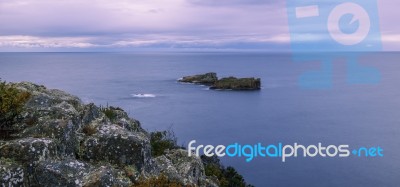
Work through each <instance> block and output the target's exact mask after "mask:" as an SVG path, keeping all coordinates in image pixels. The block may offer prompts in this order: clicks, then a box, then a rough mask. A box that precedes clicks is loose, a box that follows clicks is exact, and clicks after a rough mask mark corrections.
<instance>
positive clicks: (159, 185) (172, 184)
mask: <svg viewBox="0 0 400 187" xmlns="http://www.w3.org/2000/svg"><path fill="white" fill-rule="evenodd" d="M134 186H136V187H149V186H154V187H182V186H184V185H182V184H181V183H179V182H178V181H175V180H170V179H168V178H167V177H166V176H165V175H160V176H157V177H151V178H149V179H146V180H139V182H138V183H137V184H135V185H134ZM186 187H190V186H188V185H187V186H186Z"/></svg>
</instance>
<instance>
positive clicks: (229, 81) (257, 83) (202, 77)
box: [178, 72, 261, 90]
mask: <svg viewBox="0 0 400 187" xmlns="http://www.w3.org/2000/svg"><path fill="white" fill-rule="evenodd" d="M178 81H179V82H185V83H194V84H202V85H206V86H209V87H210V89H212V90H260V89H261V79H260V78H254V77H250V78H236V77H232V76H230V77H224V78H221V79H218V76H217V73H214V72H210V73H205V74H198V75H191V76H185V77H182V78H181V79H179V80H178Z"/></svg>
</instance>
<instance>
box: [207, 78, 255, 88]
mask: <svg viewBox="0 0 400 187" xmlns="http://www.w3.org/2000/svg"><path fill="white" fill-rule="evenodd" d="M210 89H220V90H259V89H261V79H260V78H236V77H227V78H222V79H220V80H218V81H217V82H215V83H214V84H213V85H212V86H211V87H210Z"/></svg>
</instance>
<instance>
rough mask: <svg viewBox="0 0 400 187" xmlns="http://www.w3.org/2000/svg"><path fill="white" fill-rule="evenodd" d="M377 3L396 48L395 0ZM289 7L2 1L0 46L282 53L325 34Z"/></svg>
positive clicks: (272, 1) (154, 0) (232, 0)
mask: <svg viewBox="0 0 400 187" xmlns="http://www.w3.org/2000/svg"><path fill="white" fill-rule="evenodd" d="M288 1H293V0H288ZM311 1H315V2H318V0H311ZM331 1H332V0H331ZM340 1H342V0H338V1H337V2H340ZM349 1H351V0H349ZM354 1H360V0H353V2H354ZM363 1H366V0H363ZM369 1H371V0H369ZM373 1H375V0H373ZM319 2H321V1H319ZM335 2H336V1H335ZM375 2H376V1H375ZM377 3H378V18H379V25H378V26H377V27H378V29H379V31H380V34H381V37H380V38H379V40H380V41H382V46H383V50H386V51H397V50H400V24H397V20H396V19H398V18H399V17H400V11H398V10H397V6H396V1H395V0H378V2H377ZM289 4H290V2H289ZM287 6H288V2H286V1H282V0H113V1H109V0H57V1H55V0H0V51H3V52H4V51H130V50H133V51H134V50H154V49H165V50H261V51H277V50H278V51H279V50H282V51H287V50H290V49H291V48H290V46H291V45H290V44H291V41H292V42H293V40H294V39H293V36H295V37H297V38H301V40H302V41H305V42H307V41H306V40H310V41H314V42H321V41H322V40H325V39H326V38H324V37H319V36H320V33H319V32H320V31H318V30H317V31H310V33H307V35H305V34H304V33H294V32H293V31H292V30H290V27H289V21H288V15H287V14H288V11H287ZM320 11H324V9H321V10H320ZM320 14H321V15H322V16H323V15H324V13H323V12H320ZM304 28H305V29H308V28H310V26H309V25H304ZM291 34H292V35H291ZM293 34H294V35H293ZM291 37H292V38H291Z"/></svg>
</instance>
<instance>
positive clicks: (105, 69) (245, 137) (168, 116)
mask: <svg viewBox="0 0 400 187" xmlns="http://www.w3.org/2000/svg"><path fill="white" fill-rule="evenodd" d="M308 55H316V56H318V55H319V56H323V54H308ZM293 56H294V54H291V53H289V52H281V53H277V52H246V51H236V52H229V51H211V52H204V51H202V52H199V51H173V52H171V51H164V52H162V51H161V52H147V51H146V52H121V53H75V52H74V53H0V78H1V79H2V80H3V81H7V82H20V81H29V82H33V83H36V84H41V85H45V86H46V87H47V88H52V89H61V90H64V91H66V92H69V93H71V94H74V95H77V96H79V97H80V98H81V99H82V101H83V102H85V103H92V102H93V103H95V104H97V105H103V106H107V105H108V106H118V107H121V108H123V109H124V110H125V111H126V112H127V113H128V114H129V115H130V116H131V117H132V118H135V119H138V120H139V121H140V122H141V124H142V127H143V128H144V129H146V130H148V131H156V130H168V129H172V130H173V131H174V132H175V135H176V136H177V138H178V144H180V145H183V146H185V147H186V146H187V145H188V143H189V142H190V141H191V140H196V144H195V145H200V144H203V145H214V146H216V145H230V144H234V143H238V144H241V145H244V144H249V145H254V144H258V143H261V144H262V145H269V144H275V145H277V144H279V143H282V144H284V145H286V144H288V145H294V143H298V144H302V145H318V143H321V144H322V145H325V146H328V145H341V144H346V145H349V146H350V148H359V147H368V148H369V147H380V148H381V149H382V150H383V155H384V156H383V157H381V156H377V157H372V156H369V157H365V156H364V157H358V156H355V155H352V154H351V155H350V156H349V157H344V158H340V157H338V156H336V157H318V156H316V157H302V156H301V155H300V156H298V157H297V158H294V157H291V158H287V159H286V161H285V162H282V159H280V158H274V157H255V158H254V159H253V160H251V161H249V162H248V161H246V158H245V157H228V156H225V157H222V158H221V161H222V163H223V165H224V166H233V167H234V168H236V170H237V171H238V172H239V173H240V174H242V175H243V176H244V179H245V180H246V182H248V183H250V184H253V185H255V186H261V187H268V186H271V187H292V186H299V187H346V186H349V187H350V186H351V187H354V186H363V187H376V186H385V187H397V186H399V185H400V63H399V61H400V53H396V52H379V53H366V54H362V55H360V56H359V58H358V61H359V64H361V65H363V66H368V67H373V68H375V69H376V70H377V71H378V72H379V75H380V78H379V81H378V82H375V83H360V84H355V83H350V82H349V81H348V80H349V78H348V77H349V74H351V71H349V67H348V62H347V60H346V57H338V58H337V59H334V60H333V61H332V67H331V71H329V76H328V77H330V78H331V82H330V83H331V86H330V87H327V88H326V87H325V88H318V87H316V88H309V87H304V85H303V84H301V81H300V77H301V76H302V75H303V74H304V73H305V72H309V71H314V70H317V71H318V70H319V69H320V68H321V67H322V65H321V62H319V61H318V60H313V61H309V62H299V61H297V60H294V57H293ZM207 72H216V73H218V76H219V77H227V76H236V77H259V78H261V81H262V89H261V90H258V91H218V90H209V89H208V87H206V86H201V85H195V84H182V83H179V82H178V81H177V80H178V79H179V78H181V77H183V76H186V75H194V74H201V73H207Z"/></svg>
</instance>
